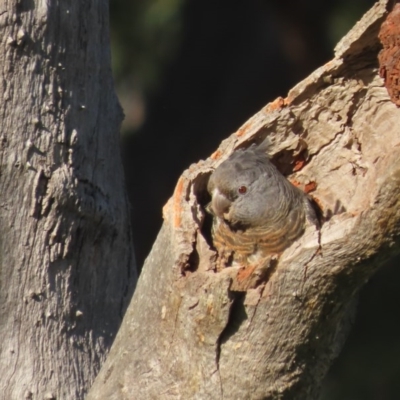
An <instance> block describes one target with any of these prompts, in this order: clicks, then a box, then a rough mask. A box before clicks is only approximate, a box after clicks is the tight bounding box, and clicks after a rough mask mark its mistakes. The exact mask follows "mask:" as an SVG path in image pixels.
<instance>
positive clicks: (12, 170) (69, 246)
mask: <svg viewBox="0 0 400 400" xmlns="http://www.w3.org/2000/svg"><path fill="white" fill-rule="evenodd" d="M0 40H1V46H0V65H1V72H0V74H1V79H0V98H1V99H2V102H1V106H0V107H1V113H0V125H1V132H0V221H1V232H0V305H1V306H0V337H1V343H0V360H1V362H0V398H1V399H7V400H9V399H74V400H75V399H83V397H84V395H85V393H86V392H87V390H88V387H89V386H90V385H91V383H92V381H93V379H94V377H95V375H96V374H97V372H98V370H99V368H100V365H101V363H102V361H103V360H104V359H105V355H106V353H107V352H108V350H109V347H110V346H111V343H112V341H113V338H114V336H115V333H116V331H117V329H118V327H119V325H120V323H121V320H122V315H123V313H124V310H125V308H126V306H125V302H126V299H127V298H128V297H129V295H130V293H131V291H132V289H133V286H134V284H135V280H136V270H135V265H134V260H133V251H132V245H131V237H130V226H129V213H128V206H127V198H126V194H125V189H124V180H123V171H122V166H121V159H120V154H119V134H118V131H119V126H120V122H121V120H122V112H121V109H120V107H119V104H118V101H117V99H116V96H115V94H114V89H113V82H112V75H111V68H110V48H109V29H108V1H106V0H94V1H68V0H67V1H61V2H59V1H55V0H49V1H35V2H34V1H28V0H26V1H25V0H24V1H16V0H6V1H3V2H2V4H1V5H0Z"/></svg>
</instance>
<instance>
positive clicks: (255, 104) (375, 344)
mask: <svg viewBox="0 0 400 400" xmlns="http://www.w3.org/2000/svg"><path fill="white" fill-rule="evenodd" d="M372 4H373V1H372V0H353V1H352V2H349V1H345V0H326V1H320V0H286V1H279V0H250V1H237V2H233V1H230V0H113V1H111V2H110V8H111V24H112V50H113V66H114V76H115V81H116V86H117V90H118V95H119V98H120V101H121V104H122V106H123V108H124V112H125V122H124V125H123V127H122V151H123V157H124V163H125V171H126V180H127V186H128V191H129V194H130V197H131V203H132V226H133V233H134V242H135V249H136V256H137V260H138V264H139V265H142V264H143V261H144V258H145V257H146V256H147V254H148V252H149V251H150V248H151V245H152V243H153V242H154V240H155V237H156V235H157V232H158V230H159V228H160V226H161V222H162V216H161V210H162V206H163V205H164V204H165V203H166V201H167V200H168V198H169V197H170V196H171V194H172V192H173V188H174V185H175V183H176V181H177V178H178V177H179V175H180V174H181V173H182V172H183V170H184V169H185V168H187V167H188V166H189V165H190V164H191V163H194V162H196V161H198V160H199V159H201V158H203V159H204V158H206V157H208V156H209V155H210V154H211V153H212V152H213V151H214V150H215V149H216V148H217V146H218V144H219V143H220V142H221V140H223V139H224V138H226V137H228V136H229V135H230V134H231V133H233V132H234V131H236V129H237V128H239V126H240V125H242V124H243V123H244V122H245V121H246V120H247V119H248V118H249V117H251V116H252V115H253V114H254V113H256V112H257V111H258V110H259V109H261V108H262V107H263V106H264V105H266V104H267V103H268V102H269V101H272V100H274V99H275V98H276V97H277V96H282V97H285V96H286V94H287V92H288V90H289V89H290V88H292V87H293V86H294V85H295V84H296V83H298V82H299V81H300V80H301V79H303V78H305V77H306V76H307V75H308V74H309V73H311V72H312V71H313V70H315V69H316V68H317V67H319V66H321V65H322V64H324V63H325V62H327V61H329V60H330V59H331V58H332V56H333V48H334V46H335V44H336V43H337V41H338V40H339V39H340V38H341V37H342V36H343V35H344V34H345V33H346V32H347V31H348V30H349V29H350V28H351V27H352V26H353V25H354V23H355V21H357V20H358V19H359V18H361V16H362V14H363V13H364V12H365V11H366V10H368V9H369V8H370V7H371V6H372ZM398 263H399V260H394V261H393V262H392V263H391V264H390V265H388V266H387V267H385V268H384V269H383V270H382V271H381V272H380V273H379V274H378V275H377V276H376V277H375V278H374V279H372V280H371V282H369V283H368V285H367V287H366V288H365V289H364V290H363V292H362V293H361V295H360V304H359V307H358V313H357V317H356V321H355V325H354V328H353V330H352V333H351V334H350V337H349V340H348V342H347V344H346V346H345V349H344V351H343V352H342V354H341V355H340V357H339V358H338V359H337V361H336V363H335V364H334V366H333V367H332V369H331V371H330V373H329V374H328V376H327V378H326V380H325V385H324V390H323V396H322V399H323V400H350V399H351V400H387V399H390V400H391V399H393V400H395V399H399V398H400V396H399V394H398V393H399V392H400V341H399V340H398V339H399V338H400V318H399V312H398V307H397V304H399V295H398V292H399V290H398V288H399V284H398V282H399V279H398V278H400V273H399V272H398V268H396V265H397V264H398Z"/></svg>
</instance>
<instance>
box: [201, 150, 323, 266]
mask: <svg viewBox="0 0 400 400" xmlns="http://www.w3.org/2000/svg"><path fill="white" fill-rule="evenodd" d="M208 191H209V193H210V195H211V202H210V204H209V205H208V206H207V210H208V211H209V212H210V213H211V214H212V215H213V226H212V237H213V243H214V246H215V248H216V250H217V252H218V255H219V258H220V260H221V261H220V262H222V263H223V264H224V266H227V265H228V264H230V263H232V262H239V263H240V264H242V265H254V264H257V263H258V262H260V260H263V259H265V258H266V257H269V256H278V255H280V254H281V253H282V252H283V251H284V250H285V249H286V248H287V247H289V246H290V245H291V244H292V243H293V242H294V241H295V240H297V239H298V238H299V237H300V236H301V235H302V234H303V233H304V231H305V227H306V220H307V218H308V219H309V220H310V221H311V222H312V223H314V224H316V221H317V218H316V215H315V211H314V209H313V206H312V205H311V203H310V199H309V198H308V196H307V195H306V194H305V193H304V192H303V191H301V190H300V189H299V188H297V187H295V186H293V185H292V184H291V183H290V182H289V181H288V180H287V179H286V178H285V177H284V176H283V175H282V174H281V173H280V172H279V171H278V170H277V169H276V167H275V166H274V165H273V164H272V163H271V161H270V160H269V159H268V157H267V155H266V154H265V152H264V151H263V150H261V149H260V148H259V147H256V146H255V145H252V146H250V147H249V148H247V149H243V150H242V149H241V150H237V151H235V152H234V153H233V154H232V155H231V156H230V157H229V158H228V159H227V160H225V161H224V162H222V163H221V164H220V165H219V166H218V167H217V169H216V170H215V171H214V172H213V174H212V175H211V177H210V180H209V182H208Z"/></svg>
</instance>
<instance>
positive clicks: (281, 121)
mask: <svg viewBox="0 0 400 400" xmlns="http://www.w3.org/2000/svg"><path fill="white" fill-rule="evenodd" d="M388 3H389V2H388V1H383V0H382V1H380V2H378V3H376V4H375V6H374V7H373V8H372V9H371V10H370V11H369V12H368V13H367V14H366V15H365V16H364V17H363V18H362V20H361V21H360V22H359V23H357V25H356V26H355V27H354V28H353V29H352V31H351V32H350V33H349V34H348V35H347V36H346V37H345V38H344V39H343V40H342V41H341V42H340V43H339V44H338V46H337V47H336V55H335V57H334V59H333V60H332V61H330V62H329V63H327V64H326V65H324V66H323V67H321V68H320V69H318V70H317V71H315V72H314V73H313V74H312V75H311V76H309V77H308V78H307V79H305V80H304V81H303V82H301V83H300V84H298V85H297V86H296V87H295V88H294V89H292V90H291V91H290V92H289V94H288V96H287V97H286V98H285V99H283V98H280V99H277V100H276V101H274V102H273V103H271V104H269V105H267V106H266V107H265V108H264V109H262V110H261V111H260V112H259V113H257V114H256V115H255V116H254V117H253V118H251V119H250V120H249V121H248V122H247V123H246V124H245V125H244V126H243V127H241V128H240V129H239V130H238V131H237V132H236V133H234V134H233V135H232V136H231V137H230V138H229V139H227V140H226V141H224V142H223V143H222V144H221V146H220V148H219V149H218V150H217V151H216V152H215V153H214V154H213V155H212V156H211V157H210V158H209V159H207V160H206V161H203V162H199V163H198V164H196V165H193V166H191V167H190V168H189V169H188V170H187V171H185V172H184V173H183V175H182V177H181V178H180V180H179V181H178V184H177V186H176V189H175V193H174V195H173V197H172V199H171V200H170V201H169V202H168V204H167V205H166V207H165V209H164V225H163V227H162V229H161V232H160V233H159V236H158V238H157V240H156V242H155V244H154V247H153V249H152V251H151V253H150V255H149V257H148V258H147V260H146V262H145V266H144V269H143V272H142V275H141V277H140V279H139V283H138V287H137V291H136V293H135V295H134V298H133V301H132V303H131V305H130V307H129V310H128V312H127V315H126V317H125V320H124V322H123V325H122V327H121V330H120V332H119V334H118V336H117V339H116V341H115V343H114V345H113V348H112V350H111V352H110V355H109V358H108V360H107V361H106V363H105V365H104V367H103V369H102V371H101V373H100V375H99V376H98V378H97V380H96V382H95V384H94V386H93V387H92V389H91V391H90V393H89V397H88V400H94V399H97V400H99V399H104V400H105V399H107V400H110V399H118V400H121V399H140V400H146V399H156V398H157V399H201V400H204V399H314V398H317V396H318V392H319V387H320V384H321V380H322V378H323V377H324V376H325V374H326V372H327V370H328V368H329V366H330V365H331V362H332V360H333V359H334V357H335V356H336V355H337V354H338V352H339V350H340V348H341V346H342V344H343V342H344V339H345V336H346V330H347V325H348V323H347V319H348V318H347V316H348V313H349V305H350V304H351V300H352V298H353V297H354V296H355V295H356V294H357V292H358V291H359V290H360V288H361V287H362V286H363V284H364V283H365V282H366V281H367V280H368V279H369V278H370V277H371V275H372V274H373V273H374V272H375V271H376V270H377V269H378V268H379V267H380V266H381V265H382V263H383V262H384V261H385V260H387V259H388V258H389V257H391V256H393V255H394V254H397V253H398V249H399V246H398V244H399V233H400V231H399V227H400V224H399V221H400V146H399V145H400V136H399V134H398V129H399V128H398V121H399V117H400V111H399V110H398V108H397V107H396V105H395V104H394V103H393V102H392V101H391V100H390V98H389V96H388V92H387V90H386V88H385V86H384V81H383V79H382V78H381V77H380V76H379V66H378V53H379V51H380V49H381V46H380V42H379V38H378V34H379V31H380V27H381V25H382V22H383V21H384V20H385V18H386V17H387V14H388V9H389V5H388ZM267 136H268V138H269V140H270V141H271V143H272V151H271V157H272V160H273V162H274V163H275V165H277V166H278V168H279V169H280V171H281V172H282V173H284V174H285V175H287V176H288V178H289V179H290V180H291V181H292V182H293V183H295V184H297V185H298V186H300V187H302V188H303V190H305V191H306V192H308V193H309V194H310V195H311V196H312V197H313V198H314V200H315V201H316V202H317V203H318V204H319V206H320V208H321V210H322V214H323V225H322V227H321V230H320V232H318V230H317V229H315V228H313V227H309V228H308V230H307V231H306V233H305V235H304V236H303V237H302V238H301V239H300V240H299V241H297V242H296V243H294V244H293V245H292V246H291V247H290V248H289V249H287V250H286V251H285V252H284V253H283V255H282V256H281V257H280V258H279V260H278V262H277V265H276V267H275V269H274V271H273V273H272V274H271V275H270V276H269V277H268V280H267V281H266V282H263V283H262V284H260V285H259V286H258V287H256V288H253V289H248V290H247V291H235V290H234V289H233V286H232V282H233V281H234V280H235V279H239V277H240V274H239V275H238V270H235V269H234V267H232V268H226V269H224V270H222V271H220V272H216V269H215V258H216V254H215V251H213V248H212V243H211V240H210V227H209V223H208V219H207V215H206V213H205V211H204V207H205V205H206V203H207V201H208V198H207V193H206V184H207V180H208V178H209V176H210V173H211V172H212V170H213V169H214V168H215V167H216V166H217V165H218V164H219V163H221V162H222V161H223V160H224V159H226V158H227V156H228V155H229V154H230V153H231V152H232V151H234V149H236V148H238V147H243V146H248V145H249V144H250V143H253V142H258V141H261V140H263V139H264V138H265V137H267Z"/></svg>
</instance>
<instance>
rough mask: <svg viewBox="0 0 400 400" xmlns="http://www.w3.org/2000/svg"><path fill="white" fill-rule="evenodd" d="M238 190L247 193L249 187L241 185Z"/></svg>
mask: <svg viewBox="0 0 400 400" xmlns="http://www.w3.org/2000/svg"><path fill="white" fill-rule="evenodd" d="M238 192H239V193H240V194H245V193H246V192H247V187H246V186H239V189H238Z"/></svg>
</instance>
